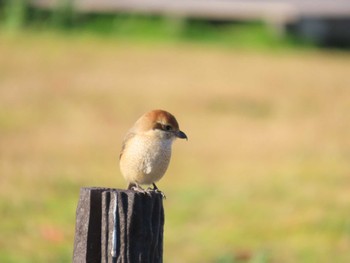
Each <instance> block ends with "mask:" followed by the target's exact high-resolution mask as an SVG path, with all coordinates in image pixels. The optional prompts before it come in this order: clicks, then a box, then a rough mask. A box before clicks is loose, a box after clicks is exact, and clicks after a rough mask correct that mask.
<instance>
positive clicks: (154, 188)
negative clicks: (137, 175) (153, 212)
mask: <svg viewBox="0 0 350 263" xmlns="http://www.w3.org/2000/svg"><path fill="white" fill-rule="evenodd" d="M152 185H153V189H152V188H150V187H149V188H148V189H147V190H149V191H153V192H155V193H158V194H161V195H162V198H163V199H166V196H165V194H164V193H163V192H162V191H160V190H159V189H158V187H157V186H156V184H155V183H153V184H152Z"/></svg>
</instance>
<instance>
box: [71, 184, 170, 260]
mask: <svg viewBox="0 0 350 263" xmlns="http://www.w3.org/2000/svg"><path fill="white" fill-rule="evenodd" d="M163 227H164V209H163V196H162V194H161V193H158V192H154V191H152V192H150V193H149V194H145V193H139V192H135V191H132V190H119V189H109V188H82V189H81V190H80V200H79V203H78V207H77V211H76V228H75V240H74V252H73V263H85V262H86V263H95V262H102V263H160V262H163Z"/></svg>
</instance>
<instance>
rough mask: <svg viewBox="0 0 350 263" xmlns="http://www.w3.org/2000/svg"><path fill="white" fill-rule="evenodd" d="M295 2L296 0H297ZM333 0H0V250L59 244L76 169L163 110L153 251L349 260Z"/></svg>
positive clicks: (342, 29)
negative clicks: (156, 247)
mask: <svg viewBox="0 0 350 263" xmlns="http://www.w3.org/2000/svg"><path fill="white" fill-rule="evenodd" d="M304 2H305V3H304ZM349 21H350V4H349V2H347V1H307V2H306V1H297V0H293V1H292V0H290V1H287V0H285V1H277V0H276V1H244V2H243V1H235V0H226V1H224V0H222V1H210V0H201V1H199V0H197V1H196V0H191V1H184V0H181V1H180V0H179V1H169V0H147V1H146V0H144V1H136V0H134V1H124V0H114V1H112V0H103V1H97V0H76V1H54V0H37V1H35V0H33V1H25V0H0V213H1V214H0V215H1V218H0V262H57V263H61V262H71V258H72V250H73V241H74V227H75V209H76V205H77V202H78V198H79V189H80V188H81V187H84V186H101V187H102V186H104V187H113V188H125V187H126V183H125V181H124V180H123V178H122V176H121V174H120V172H119V167H118V156H119V151H120V149H121V143H122V140H123V136H124V134H125V133H126V131H127V130H128V128H129V127H130V126H131V125H132V124H133V123H134V121H135V120H136V119H137V118H138V117H139V116H140V115H142V114H143V113H144V112H146V111H149V110H151V109H156V108H161V109H165V110H168V111H169V112H171V113H173V114H174V115H175V116H176V117H177V119H178V121H179V123H180V127H181V129H182V130H183V131H184V132H186V134H187V135H188V136H189V141H188V142H184V141H178V142H176V143H175V144H174V149H173V158H172V163H171V165H170V168H169V170H168V172H167V174H166V176H165V177H164V179H163V180H162V181H160V182H159V184H158V187H159V188H160V189H162V191H164V193H165V194H166V196H167V199H166V200H165V201H164V206H165V214H166V218H165V221H166V223H165V236H164V237H165V240H164V242H165V244H164V262H170V263H177V262H213V263H228V262H255V263H258V262H286V263H288V262H350V209H349V207H350V165H349V163H350V138H349V136H350V53H349V47H350V40H349V39H350V24H349Z"/></svg>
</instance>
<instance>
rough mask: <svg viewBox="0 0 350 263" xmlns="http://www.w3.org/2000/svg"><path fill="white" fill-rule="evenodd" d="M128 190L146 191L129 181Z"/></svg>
mask: <svg viewBox="0 0 350 263" xmlns="http://www.w3.org/2000/svg"><path fill="white" fill-rule="evenodd" d="M128 190H134V191H135V192H139V193H145V192H146V191H145V190H144V189H143V188H142V187H141V186H140V185H139V184H138V183H129V185H128Z"/></svg>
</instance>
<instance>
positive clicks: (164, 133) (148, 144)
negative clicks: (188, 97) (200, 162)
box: [119, 109, 188, 192]
mask: <svg viewBox="0 0 350 263" xmlns="http://www.w3.org/2000/svg"><path fill="white" fill-rule="evenodd" d="M177 138H179V139H186V140H188V137H187V135H186V134H185V133H184V132H183V131H181V130H180V129H179V124H178V122H177V120H176V118H175V117H174V115H172V114H171V113H169V112H167V111H165V110H160V109H156V110H152V111H149V112H147V113H145V114H143V115H142V116H141V117H140V118H139V119H138V120H137V121H136V122H135V124H134V125H133V126H132V127H131V129H130V130H129V131H128V132H127V133H126V135H125V137H124V140H123V144H122V150H121V152H120V155H119V164H120V171H121V173H122V175H123V177H124V179H125V180H126V181H127V183H128V188H127V189H128V190H130V189H131V190H136V191H139V192H145V190H144V189H143V188H142V186H141V185H152V186H153V189H150V188H148V190H154V191H159V189H158V187H157V186H156V182H158V181H159V180H160V179H161V178H162V177H163V176H164V174H165V172H166V170H167V168H168V166H169V162H170V159H171V148H172V144H173V142H174V141H175V139H177Z"/></svg>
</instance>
